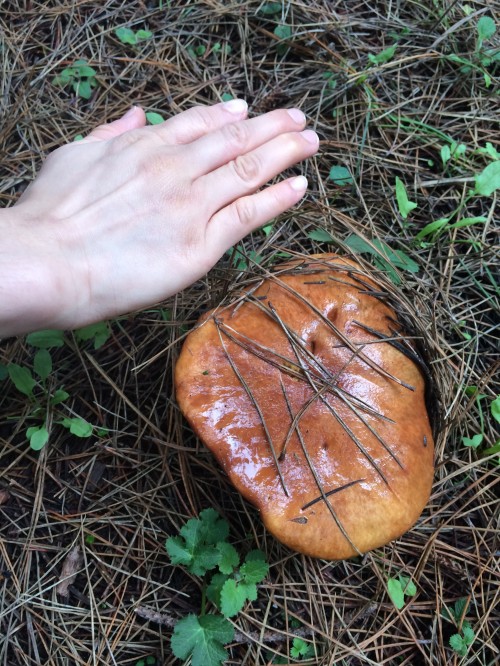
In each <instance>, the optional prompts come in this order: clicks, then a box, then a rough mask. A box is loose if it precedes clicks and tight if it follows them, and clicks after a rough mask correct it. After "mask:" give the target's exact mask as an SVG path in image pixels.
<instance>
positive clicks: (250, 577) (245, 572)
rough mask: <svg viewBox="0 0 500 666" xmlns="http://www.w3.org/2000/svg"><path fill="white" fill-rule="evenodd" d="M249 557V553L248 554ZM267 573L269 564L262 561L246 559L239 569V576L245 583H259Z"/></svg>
mask: <svg viewBox="0 0 500 666" xmlns="http://www.w3.org/2000/svg"><path fill="white" fill-rule="evenodd" d="M249 555H250V553H249ZM268 573H269V564H268V563H267V562H266V561H265V560H264V559H263V558H262V559H250V560H249V559H248V555H247V557H246V560H245V563H244V564H242V565H241V567H240V575H241V577H242V579H243V580H244V581H245V583H260V582H262V581H263V580H264V578H265V577H266V576H267V574H268Z"/></svg>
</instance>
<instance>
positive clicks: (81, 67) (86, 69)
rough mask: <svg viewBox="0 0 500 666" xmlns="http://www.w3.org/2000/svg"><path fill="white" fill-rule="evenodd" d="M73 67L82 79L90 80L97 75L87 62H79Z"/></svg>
mask: <svg viewBox="0 0 500 666" xmlns="http://www.w3.org/2000/svg"><path fill="white" fill-rule="evenodd" d="M72 67H73V70H74V71H75V72H76V74H78V76H81V77H82V79H88V78H91V77H92V76H96V74H97V72H96V70H95V69H94V68H93V67H91V66H90V65H87V63H86V62H85V60H77V61H76V62H75V63H74V64H73V66H72Z"/></svg>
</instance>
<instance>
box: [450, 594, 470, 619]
mask: <svg viewBox="0 0 500 666" xmlns="http://www.w3.org/2000/svg"><path fill="white" fill-rule="evenodd" d="M467 604H468V599H467V597H461V598H460V599H457V600H456V601H455V605H454V607H453V616H454V617H455V621H456V623H457V624H458V623H459V622H460V621H461V620H462V615H463V614H464V612H465V609H466V607H467Z"/></svg>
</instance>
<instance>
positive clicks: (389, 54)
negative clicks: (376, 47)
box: [368, 44, 397, 65]
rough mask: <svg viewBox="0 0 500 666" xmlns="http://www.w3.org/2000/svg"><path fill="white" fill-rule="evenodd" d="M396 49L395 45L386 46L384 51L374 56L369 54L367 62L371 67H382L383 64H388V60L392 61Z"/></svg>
mask: <svg viewBox="0 0 500 666" xmlns="http://www.w3.org/2000/svg"><path fill="white" fill-rule="evenodd" d="M396 48H397V44H393V45H392V46H388V47H387V48H386V49H384V50H383V51H380V53H377V54H375V55H374V54H373V53H369V54H368V60H369V61H370V62H371V63H372V64H373V65H382V64H383V63H384V62H389V60H392V58H393V57H394V54H395V53H396Z"/></svg>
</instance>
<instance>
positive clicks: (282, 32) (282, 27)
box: [273, 23, 292, 55]
mask: <svg viewBox="0 0 500 666" xmlns="http://www.w3.org/2000/svg"><path fill="white" fill-rule="evenodd" d="M273 33H274V34H275V35H276V37H278V39H279V40H280V41H279V42H278V43H277V45H276V51H277V53H278V55H285V53H286V52H287V51H288V45H287V44H286V43H285V42H286V41H287V40H289V39H291V37H292V26H290V25H288V24H287V23H280V24H279V25H277V26H276V27H275V28H274V30H273Z"/></svg>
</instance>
